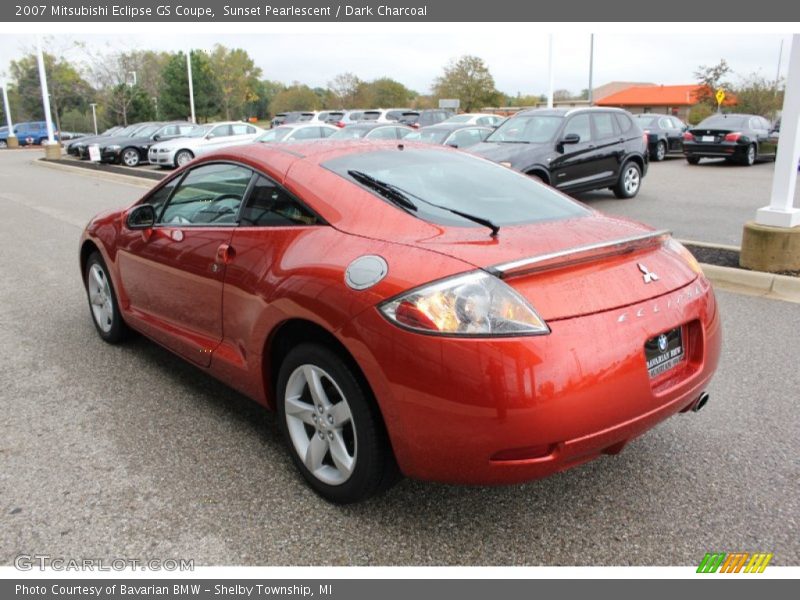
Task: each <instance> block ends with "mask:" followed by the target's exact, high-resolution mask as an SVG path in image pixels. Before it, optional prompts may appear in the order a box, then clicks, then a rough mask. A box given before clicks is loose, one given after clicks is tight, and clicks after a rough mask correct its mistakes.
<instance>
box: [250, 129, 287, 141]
mask: <svg viewBox="0 0 800 600" xmlns="http://www.w3.org/2000/svg"><path fill="white" fill-rule="evenodd" d="M292 131H294V127H275V128H273V129H269V130H267V131H266V132H264V133H262V134H261V135H260V136H259V137H257V138H256V140H255V141H257V142H279V141H281V140H282V139H283V138H285V137H286V136H287V135H289V134H290V133H292Z"/></svg>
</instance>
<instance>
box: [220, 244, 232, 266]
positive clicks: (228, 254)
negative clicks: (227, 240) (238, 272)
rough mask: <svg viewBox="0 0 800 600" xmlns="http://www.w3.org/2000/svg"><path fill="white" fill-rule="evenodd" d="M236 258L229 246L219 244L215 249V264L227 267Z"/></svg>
mask: <svg viewBox="0 0 800 600" xmlns="http://www.w3.org/2000/svg"><path fill="white" fill-rule="evenodd" d="M235 256H236V251H235V250H234V249H233V246H231V245H230V244H220V245H219V248H217V262H218V263H222V264H223V265H227V264H228V263H230V262H231V261H232V260H233V258H234V257H235Z"/></svg>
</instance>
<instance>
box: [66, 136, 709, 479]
mask: <svg viewBox="0 0 800 600" xmlns="http://www.w3.org/2000/svg"><path fill="white" fill-rule="evenodd" d="M391 147H396V144H392V143H391V142H387V143H383V142H363V141H358V142H352V143H349V142H339V143H330V142H316V143H313V144H307V145H285V146H281V147H279V145H255V146H246V147H239V148H235V149H231V150H230V151H228V152H223V153H218V154H215V155H213V156H208V157H205V158H204V159H202V160H201V161H196V162H193V163H191V164H190V165H189V166H188V167H187V168H191V167H193V166H196V165H197V164H200V163H206V162H211V161H219V160H226V161H235V162H237V163H240V164H243V165H246V166H249V167H251V168H253V169H255V170H257V171H259V172H261V173H264V174H266V175H268V176H270V177H271V178H273V179H274V180H275V181H277V182H278V183H280V184H282V185H283V186H284V187H286V188H287V189H288V190H289V191H290V192H292V193H293V194H294V195H296V196H297V197H299V198H300V199H302V200H303V201H304V202H305V203H306V204H307V205H309V206H310V207H311V208H313V209H314V210H315V211H316V212H317V213H318V214H319V215H320V216H321V217H323V218H324V219H325V221H326V222H327V223H328V225H324V226H319V225H317V226H308V227H304V226H294V227H270V228H265V227H233V228H232V227H217V228H214V227H184V228H181V227H179V226H170V227H167V226H156V227H154V228H153V229H152V230H146V231H145V232H142V231H132V230H129V229H127V228H126V226H125V218H126V215H127V212H128V210H121V211H116V212H111V213H108V214H105V215H100V216H98V217H96V218H95V219H94V220H93V221H92V222H91V223H90V224H89V225H88V227H87V229H86V231H85V233H84V235H83V238H82V242H81V244H82V248H83V247H84V244H87V243H89V244H94V245H95V246H96V247H97V248H98V249H99V250H100V252H101V253H102V255H103V258H104V259H105V261H106V264H107V266H108V268H109V271H110V274H111V277H112V279H113V283H114V285H115V288H116V291H117V295H118V300H119V304H120V308H121V310H122V313H123V316H124V319H125V321H126V322H127V323H128V324H129V325H130V326H131V327H133V328H134V329H137V330H139V331H141V332H142V333H144V334H145V335H147V336H148V337H150V338H152V339H154V340H155V341H157V342H158V343H160V344H162V345H164V346H166V347H167V348H169V349H171V350H173V351H174V352H176V353H177V354H179V355H181V356H183V357H184V358H186V359H188V360H190V361H192V362H193V363H194V364H196V365H198V366H200V367H202V368H204V369H206V370H207V371H208V372H209V373H210V374H212V375H214V376H215V377H218V378H219V379H221V380H222V381H224V382H226V383H227V384H229V385H231V386H232V387H234V388H236V389H238V390H240V391H241V392H243V393H244V394H246V395H248V396H250V397H252V398H253V399H255V400H256V401H258V402H260V403H262V404H265V405H267V406H272V405H273V398H272V395H273V393H274V384H275V382H274V381H271V380H270V378H271V375H270V364H271V363H270V341H271V339H272V336H273V335H274V333H275V332H276V331H278V329H279V328H280V327H281V325H282V324H284V323H286V322H287V321H289V320H294V319H301V320H305V321H308V322H311V323H314V324H316V325H317V326H319V327H321V328H323V329H324V330H326V331H327V332H329V333H330V334H331V335H333V336H334V337H335V338H336V339H337V340H338V341H339V342H340V343H341V344H342V345H343V346H344V347H345V348H346V349H347V351H348V352H349V353H350V354H351V355H352V357H353V359H354V360H355V362H356V363H357V365H358V366H359V368H360V369H361V370H362V372H363V374H364V376H365V378H366V380H367V382H368V383H369V385H370V387H371V388H372V391H373V393H374V395H375V397H376V399H377V402H378V404H379V407H380V410H381V413H382V415H383V418H384V422H385V424H386V428H387V430H388V432H389V436H390V440H391V443H392V447H393V450H394V452H395V455H396V458H397V461H398V463H399V465H400V468H401V470H402V471H403V473H404V474H405V475H407V476H410V477H415V478H421V479H431V480H437V481H448V482H459V483H477V484H494V483H511V482H517V481H522V480H527V479H533V478H537V477H543V476H546V475H549V474H552V473H554V472H556V471H559V470H562V469H565V468H568V467H570V466H573V465H576V464H579V463H581V462H585V461H586V460H589V459H591V458H594V457H596V456H598V455H600V454H602V453H615V452H618V451H619V450H620V449H621V448H622V446H623V445H624V444H625V443H626V442H627V441H628V440H630V439H631V438H633V437H635V436H637V435H640V434H641V433H643V432H644V431H646V430H647V429H649V428H651V427H652V426H654V425H655V424H656V423H658V422H659V421H661V420H663V419H664V418H666V417H668V416H670V415H672V414H674V413H676V412H678V411H681V410H684V409H687V408H688V407H689V406H691V405H692V404H693V403H694V402H695V401H696V399H697V398H698V396H699V395H700V393H701V392H702V391H703V390H704V389H705V387H706V386H707V385H708V382H709V380H710V379H711V377H712V375H713V373H714V371H715V369H716V366H717V361H718V358H719V352H720V343H721V332H720V320H719V315H718V312H717V308H716V303H715V300H714V295H713V291H712V290H711V287H710V285H709V283H708V282H707V281H706V280H705V278H704V277H703V276H702V275H698V274H697V273H696V272H695V271H694V270H692V268H691V267H690V266H689V264H688V263H687V262H686V261H685V260H684V258H683V257H681V256H680V255H679V254H678V253H676V252H674V251H673V250H671V249H669V248H668V247H666V246H659V247H657V248H650V249H648V250H642V251H639V252H636V253H634V254H626V255H621V256H615V257H612V258H608V259H604V260H602V261H595V262H591V263H587V264H583V265H577V266H572V267H569V268H564V269H556V270H552V271H546V272H543V273H539V274H535V275H528V276H522V277H517V278H511V279H509V280H508V281H507V283H508V284H509V285H511V286H512V287H513V288H515V289H516V290H517V291H518V292H519V293H520V294H521V295H522V296H524V297H525V298H526V299H527V300H528V301H530V302H531V304H532V305H533V306H534V307H535V308H536V310H537V312H538V313H539V315H540V316H541V317H542V318H543V319H544V320H545V321H546V322H547V324H548V325H549V326H550V328H551V333H550V334H549V335H543V336H533V337H519V338H502V339H474V338H473V339H463V338H454V337H438V336H431V335H424V334H420V333H414V332H411V331H407V330H404V329H401V328H400V327H398V326H396V325H395V324H393V323H391V322H390V321H388V320H387V319H386V318H384V317H383V316H382V315H381V314H380V313H379V311H378V309H377V308H376V306H377V305H378V304H379V303H380V302H382V301H384V300H386V299H389V298H391V297H393V296H396V295H398V294H400V293H402V292H406V291H408V290H409V289H412V288H415V287H418V286H420V285H424V284H427V283H430V282H432V281H435V280H438V279H441V278H444V277H447V276H450V275H454V274H459V273H465V272H469V271H473V270H475V269H476V268H485V267H488V266H491V265H495V264H498V263H502V262H505V261H511V260H516V259H519V258H523V257H529V256H534V255H539V254H543V253H549V252H554V251H558V250H562V249H565V248H570V247H574V246H578V245H583V244H589V243H597V242H603V241H608V240H614V239H618V238H620V237H624V236H630V235H635V234H639V233H643V232H647V231H648V228H646V227H644V226H642V225H639V224H636V223H632V222H629V221H624V220H621V219H615V218H610V217H606V216H603V215H600V214H599V213H596V212H594V213H591V214H590V215H589V216H587V217H582V218H578V219H572V220H569V221H556V222H549V223H542V224H536V225H527V226H518V227H504V228H502V230H501V232H500V234H499V236H498V237H497V238H496V239H492V238H490V237H489V236H488V235H487V231H486V230H485V229H484V228H481V227H448V226H440V225H435V224H431V223H428V222H425V221H422V220H420V219H417V218H414V217H412V216H410V215H408V214H406V213H404V212H403V211H401V210H399V209H397V208H396V207H394V206H391V205H389V204H388V203H385V202H382V201H381V200H379V199H378V198H376V197H375V196H374V195H373V194H372V193H370V192H368V191H366V190H365V189H362V188H361V187H360V186H358V185H355V184H353V183H351V182H349V181H347V180H345V179H343V178H342V177H340V176H338V175H336V174H334V173H332V172H330V171H328V170H326V169H324V168H322V167H321V166H320V163H321V162H325V161H326V160H328V159H330V158H333V157H336V156H339V155H341V154H343V153H348V152H363V151H369V150H370V149H373V148H382V149H386V148H391ZM440 151H441V152H450V151H452V150H448V149H441V150H440ZM179 175H180V171H179V172H178V173H177V174H176V176H179ZM145 199H146V197H145ZM176 231H180V233H178V234H176V233H175V232H176ZM221 245H227V247H226V248H225V251H224V252H223V253H222V254H224V255H220V254H219V252H220V250H219V248H220V246H221ZM365 254H375V255H380V256H382V257H383V258H384V259H385V260H386V262H387V263H388V265H389V273H388V275H387V277H386V278H385V279H383V280H382V281H381V282H380V283H378V284H377V285H375V286H373V287H371V288H369V289H367V290H363V291H355V290H352V289H350V288H349V287H347V286H346V285H345V282H344V272H345V269H346V268H347V265H348V264H349V263H350V262H351V261H352V260H354V259H355V258H358V257H359V256H363V255H365ZM641 260H643V261H645V262H646V263H647V266H648V268H650V269H651V270H653V271H656V272H658V274H659V276H660V278H659V280H658V281H655V282H653V283H651V284H649V285H644V284H643V282H642V276H641V273H640V272H639V271H638V269H637V267H636V264H637V261H641ZM678 326H682V327H683V339H684V345H685V350H686V353H687V360H685V361H684V362H683V363H682V364H681V365H680V366H678V367H676V368H675V369H672V370H670V371H668V372H667V373H665V374H663V375H661V376H658V377H656V378H655V379H650V377H649V376H648V372H647V368H646V365H645V358H644V343H645V341H646V340H647V339H649V338H652V337H654V336H656V335H658V334H659V333H661V332H664V331H667V330H670V329H672V328H674V327H678Z"/></svg>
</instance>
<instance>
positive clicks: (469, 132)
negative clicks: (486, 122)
mask: <svg viewBox="0 0 800 600" xmlns="http://www.w3.org/2000/svg"><path fill="white" fill-rule="evenodd" d="M480 141H481V131H480V129H461V130H459V131H456V132H455V133H454V134H453V135H451V136H450V138H449V139H448V140H447V143H448V144H455V145H456V146H458V147H459V148H467V147H468V146H472V145H473V144H477V143H478V142H480Z"/></svg>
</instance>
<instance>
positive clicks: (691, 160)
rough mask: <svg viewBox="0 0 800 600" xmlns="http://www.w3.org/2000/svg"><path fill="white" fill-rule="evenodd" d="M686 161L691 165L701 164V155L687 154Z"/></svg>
mask: <svg viewBox="0 0 800 600" xmlns="http://www.w3.org/2000/svg"><path fill="white" fill-rule="evenodd" d="M686 162H688V163H689V164H690V165H699V164H700V157H699V156H687V157H686Z"/></svg>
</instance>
